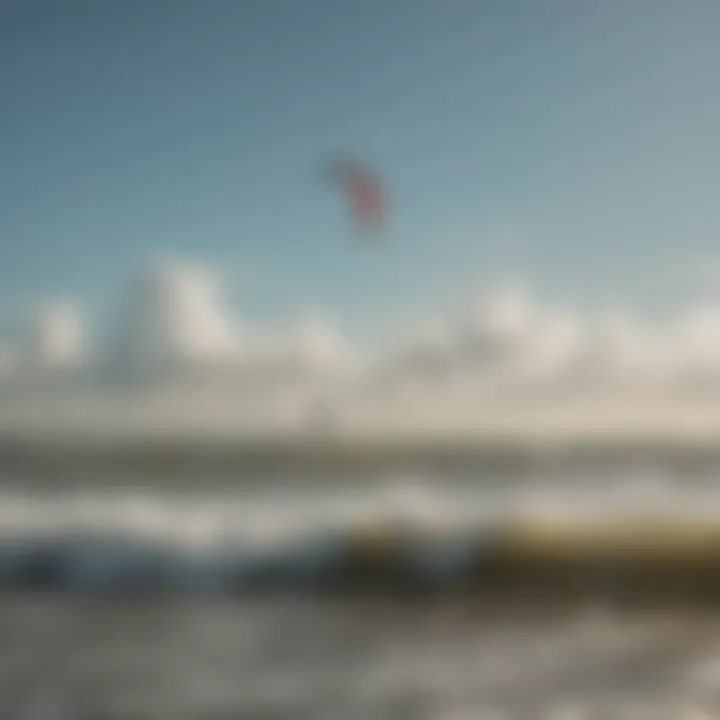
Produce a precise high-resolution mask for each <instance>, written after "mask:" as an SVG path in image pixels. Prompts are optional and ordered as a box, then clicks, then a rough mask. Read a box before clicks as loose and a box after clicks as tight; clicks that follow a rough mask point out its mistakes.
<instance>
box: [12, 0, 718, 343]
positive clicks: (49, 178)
mask: <svg viewBox="0 0 720 720" xmlns="http://www.w3.org/2000/svg"><path fill="white" fill-rule="evenodd" d="M719 35H720V4H718V3H717V2H715V0H686V2H683V3H679V2H677V1H676V0H632V1H628V0H603V2H595V1H593V0H546V1H545V2H537V0H494V1H491V0H487V1H485V2H483V1H482V0H442V1H441V0H342V1H338V0H303V1H302V2H301V1H299V0H206V1H203V0H194V1H191V0H106V1H105V2H97V0H4V2H2V3H0V98H1V99H2V103H3V109H2V112H1V113H0V157H2V163H0V307H3V308H4V313H5V316H11V315H13V314H15V313H16V312H17V311H18V310H19V309H20V308H22V307H23V305H24V304H26V303H27V302H29V301H30V300H32V299H33V298H36V297H38V296H48V295H50V296H54V295H58V294H60V295H71V296H77V297H79V298H82V299H83V300H84V301H86V302H87V303H88V305H89V306H90V308H91V310H92V311H94V313H95V315H96V317H95V322H96V324H99V325H100V326H102V324H103V322H105V321H106V320H107V318H108V317H109V315H108V313H109V312H110V311H111V310H112V309H113V306H114V305H115V304H116V303H117V302H118V301H119V299H120V297H121V295H122V293H123V291H124V290H125V289H126V288H127V285H128V282H129V280H130V279H131V277H132V275H133V273H134V272H135V271H136V269H137V268H138V266H139V265H141V264H142V263H143V262H144V261H146V260H147V259H148V258H152V257H154V256H157V255H163V254H168V255H180V256H183V257H186V258H190V259H199V260H200V261H203V262H208V263H210V264H214V265H216V266H217V267H219V268H220V269H221V271H222V272H223V274H224V275H225V276H226V278H227V282H228V284H229V288H228V294H229V298H230V300H231V302H232V303H233V305H234V307H235V308H236V310H237V312H238V315H239V317H241V318H242V317H243V316H246V317H248V318H249V319H250V320H255V319H258V318H260V319H264V318H271V319H275V318H283V317H287V316H288V315H290V314H292V313H294V312H297V311H299V310H300V311H302V310H304V309H306V308H320V309H323V310H327V311H328V312H329V313H330V314H331V315H332V316H335V317H337V318H339V319H340V320H341V321H342V323H343V324H344V325H346V326H349V327H350V328H351V329H353V330H355V331H357V332H358V333H359V334H364V333H369V334H372V333H382V332H384V331H385V330H387V329H389V328H391V327H392V326H396V325H401V324H402V323H404V322H406V321H407V320H408V319H410V318H412V317H413V316H417V315H420V316H422V315H424V314H426V313H427V312H430V311H432V310H435V309H440V310H442V309H444V308H453V307H457V306H458V305H460V304H461V303H462V302H463V301H464V299H465V298H466V297H467V296H468V295H472V294H473V292H474V291H475V289H476V288H477V287H478V285H479V284H480V283H481V282H483V280H485V279H486V278H488V277H495V276H497V275H498V274H510V275H519V276H521V277H523V278H526V279H527V280H528V281H530V282H531V283H532V284H534V285H536V286H538V287H539V288H540V289H541V290H542V291H543V294H545V295H550V296H552V297H557V298H559V299H563V300H564V299H567V300H568V301H571V302H573V303H574V304H578V303H580V304H582V303H589V304H592V303H598V302H602V303H604V304H607V302H615V301H616V300H617V301H626V300H627V301H631V302H638V303H640V304H643V303H644V304H646V305H650V306H652V305H653V304H655V305H657V304H660V303H662V302H663V301H664V300H665V299H666V297H665V295H666V294H667V286H668V283H670V285H672V283H673V282H674V280H673V277H672V276H673V274H674V273H678V274H682V273H685V272H687V273H692V272H693V266H694V265H697V264H700V265H702V264H703V263H711V262H714V261H715V258H716V257H718V255H719V254H720V253H718V244H719V243H720V209H719V208H720V203H719V202H718V199H720V162H719V161H720V142H719V139H720V91H719V90H718V84H717V72H718V68H720V43H718V41H717V38H718V36H719ZM338 149H341V150H349V151H351V152H353V153H355V154H357V155H359V156H361V157H363V158H365V159H366V160H368V161H369V162H372V163H374V164H375V165H376V166H377V167H378V168H379V169H380V170H381V171H382V172H383V173H384V176H385V178H386V183H387V185H388V187H389V192H390V210H391V216H390V222H389V225H388V227H387V229H386V230H385V233H384V237H383V238H382V240H381V241H380V242H377V243H376V244H374V245H364V244H361V243H358V242H357V241H356V239H355V238H354V236H353V234H352V232H351V228H350V227H349V225H348V222H347V218H346V216H345V213H344V208H343V206H342V203H341V201H340V199H339V198H338V197H336V196H335V195H334V194H333V193H332V192H330V190H329V189H328V187H327V186H326V185H325V184H324V182H323V180H322V178H321V177H320V175H319V168H320V167H321V166H322V163H323V161H324V160H325V159H326V158H327V157H328V155H329V154H331V153H333V152H334V151H336V150H338ZM719 275H720V273H719ZM4 319H5V320H7V317H5V318H4Z"/></svg>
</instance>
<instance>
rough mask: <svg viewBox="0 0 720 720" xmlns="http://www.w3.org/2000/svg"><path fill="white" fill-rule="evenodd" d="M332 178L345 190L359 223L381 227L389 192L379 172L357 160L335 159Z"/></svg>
mask: <svg viewBox="0 0 720 720" xmlns="http://www.w3.org/2000/svg"><path fill="white" fill-rule="evenodd" d="M329 176H330V180H331V181H332V182H333V184H334V185H335V186H336V187H337V188H339V190H340V191H341V192H343V193H344V195H345V197H346V199H347V202H348V205H349V208H350V211H351V212H352V215H353V219H354V221H355V224H356V225H357V226H358V227H359V228H360V229H361V230H368V231H369V230H377V229H379V228H380V226H381V225H382V223H383V222H384V220H385V205H386V199H385V192H384V190H383V186H382V183H381V181H380V178H379V176H378V174H377V173H375V172H374V171H372V170H370V169H369V168H368V167H366V166H364V165H361V164H360V163H358V162H355V161H354V160H348V159H339V160H335V161H334V162H332V163H331V165H330V168H329Z"/></svg>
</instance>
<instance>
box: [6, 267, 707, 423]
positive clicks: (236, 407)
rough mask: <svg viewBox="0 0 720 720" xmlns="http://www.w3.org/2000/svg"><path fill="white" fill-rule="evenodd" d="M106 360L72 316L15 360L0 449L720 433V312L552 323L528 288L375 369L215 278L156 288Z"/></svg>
mask: <svg viewBox="0 0 720 720" xmlns="http://www.w3.org/2000/svg"><path fill="white" fill-rule="evenodd" d="M109 330H110V332H109V333H108V334H107V337H108V340H107V341H106V342H104V343H98V342H96V343H95V344H93V343H92V342H91V341H90V340H91V337H92V333H90V332H89V329H88V327H87V322H86V314H85V313H84V312H83V311H82V310H81V309H80V308H78V306H76V305H74V304H72V303H70V302H67V301H62V302H57V303H49V304H46V305H45V306H43V307H41V308H39V309H38V311H37V312H36V313H35V314H34V315H33V317H32V320H31V322H30V323H29V324H28V327H27V328H26V332H25V333H24V334H23V335H22V337H21V338H20V339H19V340H18V341H17V342H15V343H9V342H6V343H3V344H0V432H13V433H23V432H27V433H40V432H47V433H61V432H65V433H79V434H84V435H88V434H91V433H95V434H103V433H105V434H111V435H114V434H132V433H139V434H142V435H143V436H147V435H149V434H152V433H157V434H160V435H162V434H170V435H172V434H188V435H193V436H203V435H204V436H209V437H220V436H222V437H225V436H228V437H234V436H243V435H253V434H256V435H265V434H273V433H275V434H277V433H301V434H302V433H315V434H317V433H320V434H322V433H325V432H328V433H333V434H336V433H346V434H350V435H352V434H357V435H362V436H368V435H375V436H380V437H387V436H389V435H393V434H410V435H422V434H430V435H432V434H437V435H457V434H473V433H475V434H481V435H487V434H503V433H510V434H529V435H533V436H538V435H553V434H560V435H583V434H598V433H602V434H607V433H620V434H629V433H633V432H638V433H642V434H652V433H670V434H674V435H677V434H703V433H705V434H707V433H712V434H718V433H720V306H715V305H712V304H707V305H701V306H696V307H690V308H687V309H685V310H683V311H681V312H678V313H676V314H674V315H672V316H671V317H668V318H666V319H665V320H664V321H662V322H654V323H653V322H650V321H649V320H647V319H643V318H641V317H639V316H636V315H634V314H633V313H631V312H629V311H627V310H618V309H609V310H607V311H605V312H601V313H598V314H597V315H594V316H590V315H587V314H582V313H579V312H577V311H574V310H573V309H572V308H569V307H553V306H552V305H549V304H546V303H543V302H541V301H540V300H538V299H537V298H535V297H533V296H532V295H531V294H530V293H529V292H528V291H527V289H525V288H524V287H523V286H522V285H521V284H519V283H506V284H500V285H496V286H491V287H487V288H483V289H482V290H481V292H480V293H479V295H478V297H477V298H476V299H475V301H474V302H469V303H468V308H467V311H466V312H465V313H461V314H460V315H459V316H457V317H447V318H442V319H439V320H437V319H436V320H434V321H432V322H427V321H424V320H423V319H422V318H419V319H418V323H417V326H416V327H414V328H409V329H408V332H407V333H406V334H405V336H404V337H403V338H399V339H398V340H397V342H395V343H394V344H393V345H392V346H391V347H388V348H385V349H384V350H382V351H378V352H374V353H371V352H365V353H362V352H359V351H358V350H357V349H355V348H353V347H352V344H351V343H349V342H348V340H347V339H346V338H345V337H344V336H343V334H342V333H341V332H340V331H339V329H338V328H337V327H335V326H334V325H333V324H332V323H331V322H329V321H328V320H326V319H324V318H323V317H322V316H318V315H309V316H306V317H302V318H299V319H296V320H295V322H293V323H291V324H290V325H289V326H288V327H284V328H265V327H253V326H252V325H251V324H248V323H242V325H241V324H240V323H239V322H238V320H237V318H235V317H234V316H233V314H232V313H231V312H230V311H229V309H228V308H227V307H226V306H225V305H224V303H223V301H222V293H221V288H220V287H219V285H218V283H217V281H216V279H215V278H214V277H213V276H212V274H211V273H209V272H208V271H207V270H205V269H203V268H201V267H198V266H195V265H193V264H189V263H176V262H171V263H163V264H161V265H159V266H155V267H152V268H150V269H148V270H146V271H145V272H143V273H141V274H140V276H139V277H138V278H137V279H136V282H135V283H134V284H133V285H132V286H131V288H130V292H129V293H128V297H127V298H126V302H125V303H124V305H123V307H122V311H121V313H120V315H119V317H117V318H116V321H115V322H114V323H113V324H112V327H110V328H109Z"/></svg>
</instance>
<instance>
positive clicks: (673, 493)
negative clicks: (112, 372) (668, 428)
mask: <svg viewBox="0 0 720 720" xmlns="http://www.w3.org/2000/svg"><path fill="white" fill-rule="evenodd" d="M718 470H720V465H719V466H715V465H714V464H712V463H705V464H703V465H702V466H701V467H699V468H698V467H696V466H694V469H693V470H692V471H690V470H688V469H687V467H682V468H678V467H677V466H676V465H672V464H668V463H663V462H658V460H657V459H656V458H648V459H647V460H646V461H644V462H638V461H637V459H634V460H633V461H632V462H629V461H624V462H623V463H617V462H614V463H611V464H610V465H608V464H607V463H602V464H593V463H587V464H585V465H584V466H583V465H582V464H577V463H576V464H574V465H573V466H572V467H569V466H563V469H560V467H555V468H553V467H552V466H549V465H543V466H541V465H537V466H536V467H535V469H534V470H533V468H532V467H531V468H530V469H528V468H527V467H526V468H525V469H524V470H523V471H522V472H510V473H508V472H503V473H502V475H501V476H500V475H498V474H494V473H493V471H491V470H488V469H487V468H478V470H477V472H476V473H475V475H473V473H472V472H469V471H468V468H467V466H465V467H464V468H463V471H462V473H455V474H453V472H451V471H448V472H439V471H438V470H437V468H432V469H428V470H427V471H425V472H423V471H422V469H419V470H418V469H417V468H416V469H414V470H413V471H412V472H406V471H402V472H399V471H397V470H396V469H392V470H386V471H383V470H378V469H377V468H373V470H372V474H368V475H366V476H362V474H358V473H355V474H353V475H352V476H349V475H342V474H338V475H337V476H336V477H333V476H332V474H331V473H327V472H326V473H323V474H317V475H316V476H314V475H313V472H308V471H305V472H302V473H300V472H299V473H298V475H297V477H293V475H292V473H288V472H283V473H279V474H276V475H273V474H272V473H271V472H269V471H262V470H260V471H259V470H258V469H257V468H253V469H244V470H243V469H242V468H237V469H236V470H234V471H233V472H223V473H222V474H217V475H213V473H212V472H206V473H203V472H199V471H194V472H195V474H194V475H192V474H188V473H186V474H185V475H184V477H183V480H182V482H177V483H173V482H172V478H168V477H163V478H162V480H160V479H158V478H156V477H154V476H153V475H152V473H151V472H149V471H148V472H146V473H143V472H141V471H140V470H139V469H137V468H136V469H135V470H134V471H133V472H132V473H131V474H128V475H125V476H123V475H122V473H117V472H112V473H111V472H108V473H106V474H105V475H93V474H92V473H79V474H78V475H77V476H76V477H72V476H69V475H68V474H64V475H63V477H62V481H60V480H57V481H53V479H52V477H51V475H50V476H48V475H43V477H42V478H40V479H38V478H37V477H31V476H30V475H27V476H24V475H22V474H17V475H16V476H14V477H13V476H11V475H9V474H8V475H7V476H6V477H4V478H3V480H2V482H0V538H1V539H2V542H0V588H2V593H0V604H1V605H2V608H1V609H0V637H2V639H3V643H2V653H1V654H0V717H2V718H5V717H7V718H28V719H29V718H48V719H49V718H126V719H129V718H173V719H176V718H248V719H250V718H252V719H253V720H256V719H257V720H260V719H262V718H318V719H319V718H328V719H329V718H348V719H351V718H353V719H354V718H357V719H359V718H373V719H379V720H382V719H383V718H393V719H394V718H397V719H403V718H408V719H409V718H418V719H420V718H423V719H424V718H428V719H430V718H437V719H438V720H441V719H442V720H445V719H447V720H451V719H452V720H460V719H464V718H468V719H469V718H507V719H508V720H510V719H511V718H558V719H559V718H563V719H565V718H567V719H569V718H591V717H592V718H601V717H602V718H637V719H640V718H665V717H666V718H684V717H688V718H689V717H693V718H697V717H714V716H715V715H716V714H717V715H718V717H720V615H718V613H717V612H716V609H717V606H716V605H714V604H709V605H704V606H689V605H684V604H682V603H678V604H669V605H667V606H663V605H661V604H660V605H654V604H653V603H636V604H632V603H630V604H623V603H621V602H617V600H616V598H614V597H611V596H610V595H608V594H607V593H603V592H597V593H595V594H593V593H589V594H586V595H583V596H582V597H580V598H578V597H573V598H572V599H571V601H561V600H559V599H557V598H553V599H552V601H549V600H548V598H549V595H548V593H547V591H548V587H547V585H545V586H543V585H542V584H541V585H538V586H537V587H533V586H532V584H530V585H522V586H521V590H520V591H517V589H516V592H515V594H514V595H512V596H510V595H508V596H504V595H503V594H502V593H501V594H493V593H492V590H493V588H494V580H492V578H493V577H494V576H493V575H491V574H487V575H483V573H484V572H485V570H484V568H487V567H489V566H488V565H486V564H484V563H486V562H487V560H486V559H485V558H486V556H485V555H484V554H483V553H484V552H485V550H487V551H488V553H490V551H491V550H492V548H493V547H494V545H493V543H494V542H495V541H496V538H497V534H498V531H499V528H503V527H509V526H512V527H516V528H517V527H518V526H519V525H518V524H520V525H522V526H532V524H533V523H536V522H540V521H542V522H545V523H547V522H551V523H552V522H564V521H567V520H572V521H573V522H574V523H575V524H576V525H577V527H582V526H583V523H591V522H593V521H597V520H598V519H604V520H617V519H618V518H626V519H628V520H629V521H630V522H633V519H634V518H644V519H645V520H647V519H648V518H654V519H668V518H672V519H675V520H682V521H683V522H684V523H687V525H688V526H692V525H693V524H697V523H700V522H701V521H702V522H706V521H707V522H715V520H717V521H719V524H720V473H718V472H717V471H718ZM97 472H98V471H97V469H94V470H93V473H97ZM398 547H400V548H401V550H398V549H397V548H398ZM348 548H354V550H355V554H354V555H353V554H352V553H350V554H349V551H348ZM357 548H360V549H361V552H359V555H361V556H362V558H363V562H361V563H359V564H358V559H357V558H358V551H357ZM349 557H351V558H352V561H350V560H348V558H349ZM388 557H392V558H393V561H392V562H389V561H388V560H387V558H388ZM478 558H479V559H478ZM363 563H364V564H363ZM348 565H350V566H351V568H350V570H348V569H347V567H346V566H348ZM385 565H387V567H385V571H384V573H383V572H380V573H378V572H375V570H377V567H381V566H382V567H384V566H385ZM368 568H370V570H368ZM408 568H412V573H410V572H409V571H408ZM468 573H470V574H472V575H473V585H472V587H469V586H468V585H464V584H463V579H464V578H465V576H466V575H468ZM478 578H480V582H479V581H478ZM388 579H390V580H393V579H394V580H395V582H394V583H393V582H388ZM478 582H479V587H480V590H478ZM483 582H484V583H485V584H483ZM601 589H602V588H601ZM486 591H490V592H489V598H488V593H487V592H486Z"/></svg>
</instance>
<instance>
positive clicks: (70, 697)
mask: <svg viewBox="0 0 720 720" xmlns="http://www.w3.org/2000/svg"><path fill="white" fill-rule="evenodd" d="M0 604H1V605H2V607H0V637H1V638H2V648H3V651H2V655H1V656H0V708H1V709H2V717H13V718H75V717H77V718H105V717H107V718H110V717H113V718H148V717H150V718H248V720H249V719H251V718H253V719H261V718H368V719H370V718H379V719H382V718H438V719H443V720H444V719H445V718H447V719H448V720H449V719H453V720H456V719H457V720H459V719H460V718H484V717H506V718H540V717H548V718H582V717H607V718H613V717H617V718H664V717H667V718H671V717H673V718H680V717H701V715H699V714H698V713H699V712H701V711H705V712H707V713H710V715H709V716H712V713H720V617H714V616H708V615H704V616H701V615H697V614H695V615H677V614H676V615H668V614H665V615H649V614H642V613H641V614H635V615H617V616H614V615H612V613H608V612H607V611H606V610H603V609H602V608H583V609H576V610H575V611H573V612H571V613H564V614H561V615H555V616H538V615H535V616H529V615H523V614H522V613H520V614H518V613H513V612H505V613H499V612H497V611H496V612H494V613H488V612H487V611H485V612H481V611H479V610H478V609H477V608H475V607H473V606H472V605H471V604H467V603H456V604H450V603H445V604H443V603H433V604H431V605H428V606H424V607H419V606H414V607H408V606H407V605H404V604H398V603H378V602H369V601H356V602H349V601H342V602H340V601H334V602H320V601H313V602H310V601H307V600H291V599H286V600H284V601H274V602H250V601H247V600H245V601H231V600H228V599H225V600H221V599H217V598H216V599H212V600H211V599H202V600H200V599H195V600H192V601H190V600H184V601H183V600H169V599H163V600H158V599H155V600H150V599H144V600H135V601H131V600H124V601H118V600H111V599H98V598H95V599H92V600H90V599H81V598H78V597H71V596H65V597H62V598H58V597H55V598H51V597H47V596H45V597H15V598H5V599H4V600H3V601H2V603H0Z"/></svg>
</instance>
